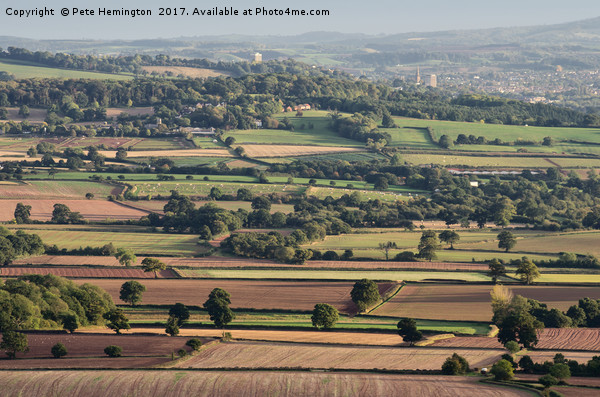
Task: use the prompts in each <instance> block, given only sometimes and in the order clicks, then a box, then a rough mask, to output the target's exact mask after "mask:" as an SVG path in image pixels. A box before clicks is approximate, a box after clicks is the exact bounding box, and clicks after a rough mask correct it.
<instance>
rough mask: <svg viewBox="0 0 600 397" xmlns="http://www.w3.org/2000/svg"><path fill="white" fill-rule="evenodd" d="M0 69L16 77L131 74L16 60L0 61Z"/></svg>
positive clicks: (114, 77) (105, 77) (102, 77)
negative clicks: (91, 70) (72, 68)
mask: <svg viewBox="0 0 600 397" xmlns="http://www.w3.org/2000/svg"><path fill="white" fill-rule="evenodd" d="M0 71H4V72H8V73H10V74H13V75H14V76H15V77H16V78H17V79H32V78H40V79H97V80H131V79H132V78H133V76H127V75H122V74H108V73H96V72H84V71H79V70H70V69H59V68H51V67H44V66H37V65H35V64H27V63H23V62H17V61H8V60H2V61H0Z"/></svg>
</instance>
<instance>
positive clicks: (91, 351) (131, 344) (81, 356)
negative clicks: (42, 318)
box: [0, 332, 210, 378]
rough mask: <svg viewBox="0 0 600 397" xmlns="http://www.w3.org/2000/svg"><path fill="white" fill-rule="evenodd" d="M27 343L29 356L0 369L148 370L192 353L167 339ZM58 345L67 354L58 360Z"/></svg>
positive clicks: (37, 338) (57, 335)
mask: <svg viewBox="0 0 600 397" xmlns="http://www.w3.org/2000/svg"><path fill="white" fill-rule="evenodd" d="M27 339H28V342H29V352H27V353H25V354H23V353H21V354H18V358H19V359H18V360H0V368H2V369H9V368H74V369H76V368H144V367H146V368H147V367H151V366H155V365H157V364H162V363H166V362H169V361H171V353H173V352H176V351H177V350H179V349H185V350H186V351H188V352H189V351H191V349H190V348H189V347H187V346H185V342H186V340H187V339H185V338H178V337H169V336H167V335H164V336H147V335H116V334H112V335H110V334H91V333H75V334H67V333H66V332H43V333H29V334H28V335H27ZM203 340H204V341H205V342H207V341H209V340H210V339H208V338H205V339H203ZM59 342H60V343H62V344H63V345H65V347H66V348H67V351H68V354H67V356H65V357H63V358H61V359H55V358H54V357H53V356H52V354H51V353H50V349H51V348H52V346H54V345H55V344H56V343H59ZM110 345H118V346H120V347H121V348H123V353H122V357H118V358H110V357H108V356H106V355H105V354H104V348H105V347H106V346H110ZM0 378H3V376H2V377H0Z"/></svg>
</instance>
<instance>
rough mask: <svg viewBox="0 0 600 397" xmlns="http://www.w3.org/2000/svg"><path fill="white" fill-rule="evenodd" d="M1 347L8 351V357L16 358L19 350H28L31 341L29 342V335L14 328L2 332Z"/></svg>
mask: <svg viewBox="0 0 600 397" xmlns="http://www.w3.org/2000/svg"><path fill="white" fill-rule="evenodd" d="M0 349H2V350H4V351H5V352H6V355H7V356H8V358H15V357H16V356H17V353H19V352H23V353H25V352H28V351H29V343H28V342H27V335H25V334H22V333H21V332H16V331H12V330H4V331H3V332H2V342H0Z"/></svg>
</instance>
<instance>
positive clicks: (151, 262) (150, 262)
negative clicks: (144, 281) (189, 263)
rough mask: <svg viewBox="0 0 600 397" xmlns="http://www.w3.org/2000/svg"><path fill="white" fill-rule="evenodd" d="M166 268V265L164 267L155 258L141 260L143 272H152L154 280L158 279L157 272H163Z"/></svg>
mask: <svg viewBox="0 0 600 397" xmlns="http://www.w3.org/2000/svg"><path fill="white" fill-rule="evenodd" d="M166 268H167V265H165V264H164V263H162V262H161V261H159V260H158V259H156V258H150V257H148V258H144V260H142V269H144V272H146V273H149V272H154V278H158V272H159V271H163V270H165V269H166Z"/></svg>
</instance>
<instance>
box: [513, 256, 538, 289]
mask: <svg viewBox="0 0 600 397" xmlns="http://www.w3.org/2000/svg"><path fill="white" fill-rule="evenodd" d="M515 274H517V275H518V276H519V278H520V279H521V281H522V282H523V283H524V284H533V281H534V280H535V279H536V278H538V277H540V271H539V270H538V267H537V266H536V265H535V263H533V262H532V261H531V259H529V258H527V257H525V256H524V257H523V258H522V259H521V260H520V263H519V265H518V266H517V271H516V272H515Z"/></svg>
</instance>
